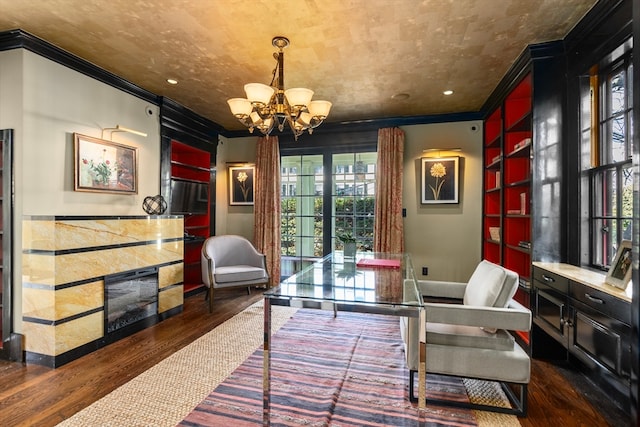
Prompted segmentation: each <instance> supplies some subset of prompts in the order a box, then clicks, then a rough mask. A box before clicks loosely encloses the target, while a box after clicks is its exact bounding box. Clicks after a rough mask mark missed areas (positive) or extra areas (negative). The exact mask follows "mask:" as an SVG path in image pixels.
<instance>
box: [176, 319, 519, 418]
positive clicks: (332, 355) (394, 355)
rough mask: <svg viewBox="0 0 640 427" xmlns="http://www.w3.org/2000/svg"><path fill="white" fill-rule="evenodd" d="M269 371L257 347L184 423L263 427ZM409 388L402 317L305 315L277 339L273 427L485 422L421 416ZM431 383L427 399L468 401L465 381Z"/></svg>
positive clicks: (435, 379) (437, 411) (433, 410)
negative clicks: (265, 373)
mask: <svg viewBox="0 0 640 427" xmlns="http://www.w3.org/2000/svg"><path fill="white" fill-rule="evenodd" d="M262 369H263V367H262V351H261V350H260V349H258V350H256V351H255V352H254V353H253V354H252V355H251V356H250V357H249V358H248V359H247V360H246V361H245V362H244V363H242V365H240V366H239V367H238V369H236V370H235V371H234V372H233V373H232V374H231V375H230V376H229V377H228V378H227V379H226V380H225V381H224V382H223V383H222V384H220V385H219V386H218V387H217V388H216V389H215V390H214V391H213V392H212V393H211V394H210V395H209V396H208V397H207V398H206V399H205V400H204V401H202V402H201V403H200V404H199V405H198V406H197V407H196V408H195V410H194V411H193V412H192V413H191V414H189V415H188V416H187V417H186V418H185V419H184V420H183V421H182V422H181V423H180V425H181V426H190V427H194V426H257V425H261V424H262ZM407 383H408V371H407V369H406V368H405V363H404V355H403V345H402V342H401V340H400V331H399V326H398V320H397V318H396V317H392V316H381V315H363V314H358V313H346V312H340V313H338V317H337V318H334V317H333V313H332V312H324V311H317V310H299V311H298V312H297V313H296V314H295V315H294V316H293V317H292V319H291V320H290V321H289V322H287V323H286V324H285V325H284V326H283V327H282V328H281V329H280V331H279V332H278V333H277V334H275V335H274V337H273V345H272V383H271V389H272V393H271V418H270V421H271V425H272V426H345V427H347V426H397V427H400V426H415V425H418V423H420V424H421V425H426V426H476V425H478V424H477V421H476V417H475V416H474V411H471V410H465V409H456V408H448V407H437V406H428V408H427V410H426V411H423V412H421V413H419V411H418V410H417V404H411V403H410V402H409V401H408V399H407V394H408V386H407ZM427 386H428V387H427V400H428V399H429V397H431V398H440V399H448V400H452V399H454V400H459V401H467V399H468V397H467V391H466V388H465V384H464V382H463V381H462V380H459V379H455V378H449V377H441V376H433V375H429V376H428V377H427ZM511 418H515V417H511ZM500 424H501V423H500ZM500 424H495V425H500ZM485 425H486V424H485ZM505 425H507V424H505ZM515 425H519V423H517V421H516V424H515Z"/></svg>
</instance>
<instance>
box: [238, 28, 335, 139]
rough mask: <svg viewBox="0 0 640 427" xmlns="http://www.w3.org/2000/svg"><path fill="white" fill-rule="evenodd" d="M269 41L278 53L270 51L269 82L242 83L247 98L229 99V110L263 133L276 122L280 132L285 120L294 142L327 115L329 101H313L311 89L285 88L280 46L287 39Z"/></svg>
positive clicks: (310, 131) (268, 130) (267, 132)
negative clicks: (271, 53) (272, 64)
mask: <svg viewBox="0 0 640 427" xmlns="http://www.w3.org/2000/svg"><path fill="white" fill-rule="evenodd" d="M271 44H272V45H273V46H274V47H276V48H278V52H277V53H274V54H273V57H274V58H275V59H276V60H277V64H276V68H274V69H273V78H272V79H271V84H270V85H265V84H262V83H247V84H246V85H244V91H245V93H246V94H247V97H246V98H231V99H229V100H228V101H227V103H228V104H229V108H230V109H231V113H232V114H233V115H234V116H236V118H237V119H238V120H239V121H240V123H242V124H243V125H245V126H246V127H248V128H249V132H251V133H253V129H254V128H257V129H258V130H259V131H260V132H262V133H263V134H264V135H269V134H270V133H271V131H272V130H273V128H274V126H276V123H277V127H278V130H279V131H280V132H282V131H283V130H284V124H285V123H288V124H289V127H290V128H291V131H292V132H293V136H294V138H295V140H296V141H297V140H298V137H299V136H300V135H302V133H303V132H304V131H305V130H308V131H309V133H310V134H311V133H312V132H313V129H315V128H317V127H318V126H320V124H321V123H322V122H323V121H324V119H326V118H327V116H328V115H329V110H331V102H329V101H312V100H311V97H312V96H313V91H312V90H311V89H305V88H291V89H287V90H284V53H283V49H284V48H285V47H287V46H289V39H287V38H286V37H274V38H273V40H272V41H271ZM276 73H277V74H276Z"/></svg>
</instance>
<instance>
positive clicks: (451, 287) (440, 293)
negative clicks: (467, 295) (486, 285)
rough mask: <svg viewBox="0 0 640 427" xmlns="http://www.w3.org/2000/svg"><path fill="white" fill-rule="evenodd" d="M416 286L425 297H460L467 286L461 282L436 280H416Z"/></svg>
mask: <svg viewBox="0 0 640 427" xmlns="http://www.w3.org/2000/svg"><path fill="white" fill-rule="evenodd" d="M418 288H419V289H420V292H421V293H422V296H425V297H439V298H455V299H462V298H463V297H464V291H465V289H466V288H467V284H466V283H462V282H443V281H438V280H418Z"/></svg>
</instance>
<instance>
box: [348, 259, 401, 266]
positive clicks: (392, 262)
mask: <svg viewBox="0 0 640 427" xmlns="http://www.w3.org/2000/svg"><path fill="white" fill-rule="evenodd" d="M356 265H357V266H358V267H384V268H400V260H399V259H382V258H362V259H361V260H358V262H357V263H356Z"/></svg>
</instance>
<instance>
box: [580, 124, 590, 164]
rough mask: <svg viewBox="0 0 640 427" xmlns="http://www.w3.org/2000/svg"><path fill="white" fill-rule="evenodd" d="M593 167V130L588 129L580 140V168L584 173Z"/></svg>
mask: <svg viewBox="0 0 640 427" xmlns="http://www.w3.org/2000/svg"><path fill="white" fill-rule="evenodd" d="M591 167H592V165H591V129H587V130H585V131H584V132H582V135H581V138H580V168H581V170H583V171H584V170H587V169H590V168H591Z"/></svg>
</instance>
